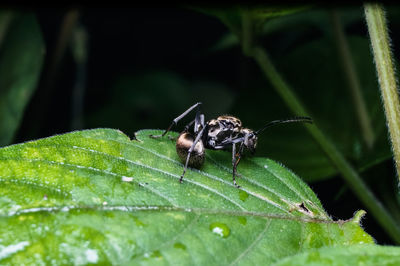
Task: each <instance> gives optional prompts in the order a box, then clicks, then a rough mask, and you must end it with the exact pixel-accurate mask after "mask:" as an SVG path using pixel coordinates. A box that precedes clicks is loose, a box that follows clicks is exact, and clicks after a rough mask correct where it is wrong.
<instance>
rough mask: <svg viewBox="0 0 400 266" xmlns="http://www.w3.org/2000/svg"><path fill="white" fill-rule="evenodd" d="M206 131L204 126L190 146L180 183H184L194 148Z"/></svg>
mask: <svg viewBox="0 0 400 266" xmlns="http://www.w3.org/2000/svg"><path fill="white" fill-rule="evenodd" d="M203 133H204V128H202V129H201V130H200V132H199V134H197V136H196V139H195V140H194V141H193V144H192V146H190V149H189V150H188V155H187V157H186V163H185V168H183V173H182V175H181V178H180V179H179V183H182V181H183V176H184V175H185V173H186V169H187V168H188V164H189V159H190V155H191V153H192V152H193V150H194V147H195V146H196V144H197V143H198V142H199V141H200V139H201V137H202V136H203Z"/></svg>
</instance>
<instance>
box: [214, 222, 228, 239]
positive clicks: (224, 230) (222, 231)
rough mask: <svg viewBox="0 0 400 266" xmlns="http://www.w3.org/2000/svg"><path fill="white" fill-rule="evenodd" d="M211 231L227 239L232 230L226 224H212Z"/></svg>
mask: <svg viewBox="0 0 400 266" xmlns="http://www.w3.org/2000/svg"><path fill="white" fill-rule="evenodd" d="M210 230H211V232H213V233H214V234H216V235H219V236H220V237H223V238H227V237H228V236H229V235H230V233H231V230H230V229H229V227H228V226H227V225H226V224H224V223H218V222H216V223H212V224H210Z"/></svg>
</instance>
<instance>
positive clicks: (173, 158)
mask: <svg viewBox="0 0 400 266" xmlns="http://www.w3.org/2000/svg"><path fill="white" fill-rule="evenodd" d="M161 132H162V131H159V130H158V131H155V130H144V131H139V132H137V134H136V138H137V140H132V141H131V140H130V139H129V138H128V137H127V136H126V135H124V134H122V133H121V132H120V131H116V130H111V129H96V130H86V131H76V132H72V133H69V134H65V135H58V136H54V137H50V138H46V139H40V140H37V141H33V142H27V143H24V144H18V145H13V146H9V147H5V148H3V149H1V150H0V182H1V183H0V184H1V186H0V194H1V195H2V197H1V198H0V206H1V209H0V210H1V216H0V223H1V226H0V228H1V229H0V239H2V241H1V242H0V260H1V262H2V264H21V263H26V264H39V263H58V264H88V263H114V264H122V263H128V262H129V263H141V264H154V263H156V262H157V263H160V264H177V263H184V264H185V263H186V264H201V265H204V264H214V265H221V264H228V263H239V264H245V265H248V264H254V263H261V262H262V263H268V262H277V261H279V260H281V259H283V258H285V257H288V256H293V255H295V254H297V253H299V252H304V251H307V250H313V249H317V248H321V247H324V246H342V245H345V246H348V245H360V244H362V243H373V240H372V238H371V237H370V236H369V235H368V234H366V233H365V232H364V231H363V230H362V229H361V227H360V226H359V221H360V217H361V216H362V215H363V212H359V213H358V214H356V216H355V218H354V219H352V220H348V221H337V222H335V221H332V219H331V218H330V217H329V216H328V215H327V213H326V212H325V211H324V209H323V208H322V205H321V203H320V202H319V200H318V199H317V197H316V196H315V194H314V193H313V192H312V191H311V189H310V188H309V187H308V186H307V185H305V183H303V182H302V181H301V180H300V179H299V178H298V177H297V176H296V175H294V174H293V173H292V172H291V171H289V170H288V169H286V168H285V167H283V166H282V165H280V164H278V163H276V162H274V161H272V160H269V159H265V158H253V159H244V160H243V162H242V163H241V164H240V166H239V173H240V174H241V179H240V180H239V184H240V185H241V186H242V188H241V189H237V188H236V187H234V186H233V184H232V180H231V170H230V167H231V166H230V165H231V163H230V161H229V159H230V157H231V156H230V154H229V153H228V152H221V151H210V152H208V154H207V162H206V163H205V165H204V166H203V168H202V169H201V170H196V169H189V171H188V172H187V174H186V176H185V180H184V183H183V184H180V183H179V182H178V179H179V177H180V174H181V173H182V170H183V169H182V164H181V163H180V162H179V160H178V157H177V155H176V152H175V147H174V146H175V145H174V142H173V141H171V140H170V139H168V138H167V137H166V138H163V139H151V138H149V137H148V135H149V134H160V133H161ZM170 135H171V136H177V134H176V133H171V134H170ZM282 247H284V248H282Z"/></svg>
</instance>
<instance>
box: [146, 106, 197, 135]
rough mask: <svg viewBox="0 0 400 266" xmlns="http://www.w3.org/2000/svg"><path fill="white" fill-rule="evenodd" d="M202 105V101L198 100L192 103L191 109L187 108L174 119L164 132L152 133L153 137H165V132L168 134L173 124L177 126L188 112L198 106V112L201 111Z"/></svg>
mask: <svg viewBox="0 0 400 266" xmlns="http://www.w3.org/2000/svg"><path fill="white" fill-rule="evenodd" d="M200 105H201V102H198V103H196V104H194V105H192V106H191V107H190V108H189V109H187V110H186V111H185V112H183V113H182V114H181V115H180V116H178V117H176V118H175V119H174V120H172V123H171V125H170V126H169V127H168V128H167V129H166V130H165V131H164V133H162V135H150V137H151V138H160V137H164V136H165V134H167V133H168V132H169V131H170V130H171V128H172V127H173V126H175V125H176V124H177V123H178V122H179V120H181V119H182V118H184V117H185V116H186V115H187V114H188V113H190V112H191V111H192V110H193V109H195V108H197V110H198V112H200Z"/></svg>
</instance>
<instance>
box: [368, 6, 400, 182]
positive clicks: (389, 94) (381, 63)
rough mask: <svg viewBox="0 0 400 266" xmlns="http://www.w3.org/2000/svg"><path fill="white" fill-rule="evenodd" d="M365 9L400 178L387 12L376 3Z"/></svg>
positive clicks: (399, 116)
mask: <svg viewBox="0 0 400 266" xmlns="http://www.w3.org/2000/svg"><path fill="white" fill-rule="evenodd" d="M364 11H365V19H366V20H367V25H368V31H369V36H370V39H371V46H372V51H373V54H374V60H375V66H376V72H377V74H378V80H379V85H380V88H381V95H382V100H383V105H384V108H385V114H386V120H387V124H388V127H389V134H390V139H391V142H392V150H393V154H394V160H395V162H396V169H397V176H398V178H400V175H399V173H400V105H399V95H398V91H397V85H396V78H395V75H394V67H393V60H392V56H391V50H390V40H389V34H388V31H387V25H386V20H385V13H384V11H383V8H382V6H381V5H380V4H376V3H374V4H372V3H368V4H365V5H364Z"/></svg>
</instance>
